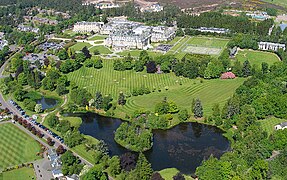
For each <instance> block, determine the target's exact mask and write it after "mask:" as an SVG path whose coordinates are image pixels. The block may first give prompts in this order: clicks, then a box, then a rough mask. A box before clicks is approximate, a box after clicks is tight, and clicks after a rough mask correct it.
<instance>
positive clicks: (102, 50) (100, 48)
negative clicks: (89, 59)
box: [89, 46, 112, 54]
mask: <svg viewBox="0 0 287 180" xmlns="http://www.w3.org/2000/svg"><path fill="white" fill-rule="evenodd" d="M96 49H97V50H98V51H99V52H100V54H110V53H112V52H111V51H110V50H109V49H108V48H107V47H105V46H93V47H92V48H90V49H89V51H90V52H91V53H93V52H94V51H95V50H96Z"/></svg>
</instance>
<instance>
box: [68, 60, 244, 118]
mask: <svg viewBox="0 0 287 180" xmlns="http://www.w3.org/2000/svg"><path fill="white" fill-rule="evenodd" d="M103 66H104V67H103V68H102V69H99V70H96V69H93V68H86V67H82V68H81V69H79V70H77V71H74V72H72V73H70V74H68V79H69V80H70V81H72V82H75V83H76V84H77V85H78V86H79V87H82V88H85V89H87V90H88V91H89V92H90V93H91V94H93V95H94V94H95V93H96V92H97V91H100V92H102V94H103V95H107V94H111V95H112V96H113V98H114V100H117V98H118V94H119V92H121V91H122V92H124V93H125V94H127V95H130V94H131V92H132V91H133V89H135V88H140V87H142V86H144V87H147V88H149V89H150V90H153V89H155V92H152V93H151V94H148V95H143V96H137V97H134V96H132V97H130V98H127V103H126V105H125V106H123V107H118V108H117V110H116V111H118V112H125V113H128V114H131V113H133V112H134V111H135V110H139V109H147V110H152V111H153V110H154V106H155V104H156V103H158V102H160V101H162V100H163V98H164V97H167V98H168V99H169V100H173V101H175V102H176V104H177V105H178V106H179V107H180V108H187V109H188V110H190V108H191V103H192V99H193V98H200V99H201V101H202V103H203V107H204V113H205V115H207V114H210V113H211V109H212V106H213V105H214V104H215V103H219V104H221V105H223V104H224V103H225V102H226V100H227V99H228V98H229V97H230V96H232V94H233V93H234V91H235V89H236V88H237V87H239V85H240V84H242V83H243V81H244V80H245V79H243V78H236V79H233V80H220V79H214V80H203V81H202V83H200V80H192V79H188V78H183V77H178V76H175V75H174V74H173V73H170V74H148V73H146V72H141V73H137V72H135V71H132V70H131V71H115V70H114V69H113V61H112V60H104V62H103ZM180 84H182V85H180ZM166 88H168V90H165V89H166ZM159 89H160V90H161V92H158V90H159Z"/></svg>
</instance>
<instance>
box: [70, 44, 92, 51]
mask: <svg viewBox="0 0 287 180" xmlns="http://www.w3.org/2000/svg"><path fill="white" fill-rule="evenodd" d="M85 46H87V48H89V47H91V46H92V45H90V44H89V43H86V42H77V43H76V44H75V45H73V46H72V47H71V48H72V49H74V50H75V51H81V50H82V49H83V47H85Z"/></svg>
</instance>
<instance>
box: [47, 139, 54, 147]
mask: <svg viewBox="0 0 287 180" xmlns="http://www.w3.org/2000/svg"><path fill="white" fill-rule="evenodd" d="M47 143H48V144H49V146H54V144H55V141H53V140H52V138H50V137H48V138H47Z"/></svg>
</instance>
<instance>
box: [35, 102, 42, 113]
mask: <svg viewBox="0 0 287 180" xmlns="http://www.w3.org/2000/svg"><path fill="white" fill-rule="evenodd" d="M42 111H43V109H42V104H36V106H35V112H36V113H40V112H42Z"/></svg>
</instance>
